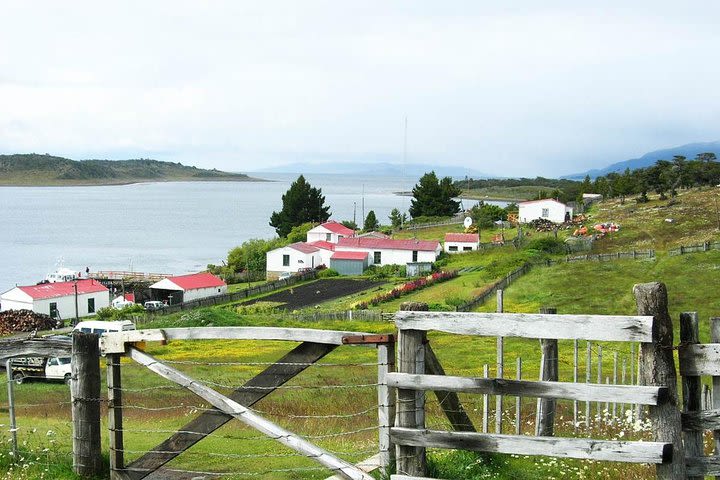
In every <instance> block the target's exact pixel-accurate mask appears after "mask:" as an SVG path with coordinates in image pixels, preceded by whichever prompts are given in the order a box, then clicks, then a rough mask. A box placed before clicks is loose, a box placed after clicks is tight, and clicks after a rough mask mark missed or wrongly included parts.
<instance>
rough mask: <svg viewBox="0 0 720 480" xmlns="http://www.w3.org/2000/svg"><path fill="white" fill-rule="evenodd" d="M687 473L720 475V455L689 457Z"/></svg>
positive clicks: (693, 474)
mask: <svg viewBox="0 0 720 480" xmlns="http://www.w3.org/2000/svg"><path fill="white" fill-rule="evenodd" d="M685 465H687V473H688V475H690V476H693V477H699V478H704V477H705V476H715V477H716V478H717V477H718V476H720V457H716V456H712V457H687V458H686V459H685Z"/></svg>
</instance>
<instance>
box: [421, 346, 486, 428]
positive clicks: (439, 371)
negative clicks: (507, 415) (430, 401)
mask: <svg viewBox="0 0 720 480" xmlns="http://www.w3.org/2000/svg"><path fill="white" fill-rule="evenodd" d="M425 371H426V372H428V373H430V374H431V375H441V376H444V375H445V369H444V368H443V366H442V364H441V363H440V360H438V358H437V356H436V355H435V352H434V351H433V349H432V348H431V347H430V344H429V343H427V344H425ZM435 396H436V397H437V399H438V402H439V403H440V408H442V410H443V413H444V414H445V416H446V417H447V419H448V421H449V422H450V425H452V427H453V430H455V431H457V432H474V431H475V426H474V425H473V422H472V420H470V417H469V416H468V414H467V413H466V412H465V408H463V406H462V403H460V398H458V396H457V394H456V393H455V392H449V391H447V390H444V391H440V390H435Z"/></svg>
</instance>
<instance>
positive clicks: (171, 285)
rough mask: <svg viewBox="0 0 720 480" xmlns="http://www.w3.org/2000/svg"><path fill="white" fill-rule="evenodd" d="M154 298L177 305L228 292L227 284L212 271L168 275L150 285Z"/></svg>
mask: <svg viewBox="0 0 720 480" xmlns="http://www.w3.org/2000/svg"><path fill="white" fill-rule="evenodd" d="M150 292H151V296H152V298H153V299H154V300H162V301H165V300H167V301H168V303H170V304H172V305H175V304H178V303H182V302H190V301H192V300H199V299H201V298H207V297H214V296H216V295H222V294H224V293H227V284H226V283H225V282H224V281H223V280H222V279H221V278H219V277H216V276H215V275H213V274H212V273H208V272H201V273H192V274H189V275H178V276H176V277H167V278H164V279H162V280H160V281H159V282H156V283H153V284H152V285H150Z"/></svg>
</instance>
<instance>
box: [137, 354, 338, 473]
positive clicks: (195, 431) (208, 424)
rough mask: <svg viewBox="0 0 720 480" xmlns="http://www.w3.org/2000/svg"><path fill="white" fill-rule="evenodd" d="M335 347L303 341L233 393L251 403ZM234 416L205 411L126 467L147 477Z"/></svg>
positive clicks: (236, 397) (233, 397)
mask: <svg viewBox="0 0 720 480" xmlns="http://www.w3.org/2000/svg"><path fill="white" fill-rule="evenodd" d="M335 348H336V346H335V345H327V344H319V343H310V342H306V343H302V344H300V345H298V346H297V347H295V348H294V349H293V350H292V351H290V352H289V353H288V354H287V355H285V356H283V357H282V358H281V359H280V360H278V361H277V362H276V363H275V364H273V365H270V366H269V367H268V368H266V369H265V370H263V371H262V372H261V373H259V374H258V375H256V376H255V377H253V378H251V379H250V380H248V381H247V382H246V383H245V384H244V385H243V386H242V387H240V388H238V389H237V390H235V391H234V392H233V394H232V395H230V398H231V399H233V400H235V401H236V402H238V403H240V404H242V405H247V406H252V405H254V404H255V403H257V402H259V401H260V400H262V399H263V398H265V397H266V396H267V395H269V394H270V393H272V392H273V388H274V387H279V386H281V385H283V384H284V383H286V382H287V381H289V380H290V379H292V378H293V377H295V376H296V375H298V374H299V373H301V372H302V371H303V370H305V369H306V368H307V367H308V366H310V365H312V364H313V363H315V362H317V361H318V360H320V359H321V358H323V357H324V356H325V355H327V354H328V353H330V352H332V351H333V350H334V349H335ZM231 419H232V417H231V416H229V415H226V414H224V413H222V412H220V411H217V410H211V411H206V412H203V413H202V414H200V415H199V416H197V417H196V418H195V419H193V420H191V421H190V422H189V423H187V424H185V425H184V426H182V427H180V428H179V429H178V432H177V433H175V434H173V435H172V436H171V437H170V438H168V439H167V440H165V441H164V442H162V443H161V444H159V445H157V446H156V447H154V448H152V449H151V450H152V451H151V452H149V453H146V454H145V455H143V456H142V457H140V458H138V459H137V460H135V461H133V462H132V463H131V464H130V465H128V467H127V468H126V470H127V471H128V472H129V474H130V475H131V476H132V478H133V480H139V479H142V478H145V477H146V476H147V475H148V474H149V473H151V472H153V471H155V470H157V469H158V468H160V467H161V466H162V465H164V464H165V463H167V462H169V461H170V460H172V459H173V458H175V457H177V456H178V455H180V454H181V453H182V452H184V451H185V450H187V449H188V448H190V447H192V446H193V445H195V444H196V443H197V442H199V441H200V440H202V439H203V438H205V436H206V435H209V434H210V433H212V432H214V431H215V430H217V429H218V428H220V427H222V426H223V425H225V424H226V423H227V422H229V421H230V420H231Z"/></svg>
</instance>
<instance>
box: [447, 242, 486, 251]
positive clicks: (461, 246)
mask: <svg viewBox="0 0 720 480" xmlns="http://www.w3.org/2000/svg"><path fill="white" fill-rule="evenodd" d="M450 247H457V251H455V252H451V251H450ZM466 247H470V249H471V250H477V249H478V244H477V243H475V242H445V251H446V252H447V253H462V252H464V251H465V250H463V249H464V248H466Z"/></svg>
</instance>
